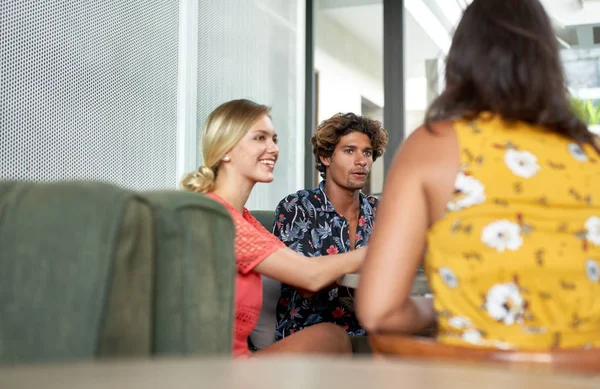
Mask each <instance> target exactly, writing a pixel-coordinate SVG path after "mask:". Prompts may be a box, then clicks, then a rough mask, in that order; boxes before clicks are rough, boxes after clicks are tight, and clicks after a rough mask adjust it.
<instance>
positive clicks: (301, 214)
mask: <svg viewBox="0 0 600 389" xmlns="http://www.w3.org/2000/svg"><path fill="white" fill-rule="evenodd" d="M324 188H325V181H322V182H321V183H320V184H319V186H318V187H317V188H314V189H311V190H301V191H298V192H296V193H293V194H291V195H289V196H287V197H286V198H284V199H283V200H281V201H280V202H279V205H278V206H277V208H276V209H275V223H274V226H273V233H274V234H275V236H277V237H278V238H279V239H280V240H281V241H282V242H283V243H285V244H286V245H287V246H288V247H289V248H291V249H292V250H294V251H296V252H298V253H300V254H302V255H304V256H307V257H317V256H320V255H331V254H337V253H345V252H347V251H349V250H350V225H349V222H348V220H346V219H345V218H344V217H343V216H342V215H340V214H339V213H337V212H336V211H335V209H333V205H332V204H331V202H329V200H328V199H327V196H326V195H325V191H324ZM376 209H377V199H376V198H375V197H371V196H368V197H367V196H365V195H364V194H362V193H361V194H360V211H359V219H358V225H357V227H356V238H355V247H356V248H359V247H362V246H366V245H367V243H368V241H369V236H370V235H371V230H372V228H373V221H374V218H375V212H376ZM321 322H329V323H335V324H337V325H339V326H341V327H343V328H344V329H345V330H346V332H348V334H349V335H350V336H361V335H365V331H364V330H363V329H362V328H361V326H360V325H359V324H358V320H357V319H356V315H355V314H354V296H353V291H352V289H350V288H347V287H344V286H336V287H334V288H331V289H327V290H324V291H322V292H319V293H317V294H315V295H314V296H312V297H311V298H304V297H302V296H301V295H300V293H299V292H298V291H297V290H296V288H294V287H292V286H289V285H286V284H282V286H281V297H280V299H279V302H278V303H277V330H276V333H275V338H276V340H279V339H281V338H283V337H285V336H288V335H290V334H293V333H294V332H296V331H299V330H301V329H303V328H304V327H308V326H311V325H313V324H317V323H321Z"/></svg>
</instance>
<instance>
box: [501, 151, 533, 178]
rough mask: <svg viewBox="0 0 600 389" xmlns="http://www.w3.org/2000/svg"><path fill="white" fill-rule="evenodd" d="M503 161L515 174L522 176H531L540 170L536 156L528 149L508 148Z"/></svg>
mask: <svg viewBox="0 0 600 389" xmlns="http://www.w3.org/2000/svg"><path fill="white" fill-rule="evenodd" d="M504 163H506V166H508V168H509V169H510V171H512V172H513V173H514V174H515V175H517V176H519V177H523V178H531V177H533V176H535V175H536V174H537V172H538V170H540V165H538V163H537V157H536V156H535V155H533V154H532V153H530V152H529V151H517V150H515V149H509V150H507V151H506V154H504Z"/></svg>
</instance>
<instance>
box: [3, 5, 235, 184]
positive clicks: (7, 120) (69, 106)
mask: <svg viewBox="0 0 600 389" xmlns="http://www.w3.org/2000/svg"><path fill="white" fill-rule="evenodd" d="M224 3H226V1H224ZM178 12H179V11H178V1H176V0H156V1H133V0H132V1H129V0H122V1H117V0H39V1H38V0H35V1H34V0H2V1H0V179H28V180H35V181H48V180H65V179H95V180H102V181H108V182H113V183H116V184H119V185H122V186H126V187H130V188H135V189H150V188H175V187H176V182H177V178H178V177H176V176H175V175H176V174H175V168H176V135H177V134H176V126H177V54H178V17H179V15H178Z"/></svg>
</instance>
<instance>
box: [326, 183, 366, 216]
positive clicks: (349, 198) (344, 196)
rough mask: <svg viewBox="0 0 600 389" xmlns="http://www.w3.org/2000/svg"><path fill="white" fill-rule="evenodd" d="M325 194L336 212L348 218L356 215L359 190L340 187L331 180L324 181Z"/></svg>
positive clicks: (358, 203)
mask: <svg viewBox="0 0 600 389" xmlns="http://www.w3.org/2000/svg"><path fill="white" fill-rule="evenodd" d="M324 189H325V194H326V195H327V198H328V199H329V202H330V203H331V205H332V206H333V208H334V209H335V210H336V212H337V213H339V214H340V215H342V216H344V217H346V219H348V218H349V216H356V215H358V210H359V205H360V190H359V189H346V188H342V187H340V186H338V185H336V184H335V183H333V181H331V180H326V181H325V188H324Z"/></svg>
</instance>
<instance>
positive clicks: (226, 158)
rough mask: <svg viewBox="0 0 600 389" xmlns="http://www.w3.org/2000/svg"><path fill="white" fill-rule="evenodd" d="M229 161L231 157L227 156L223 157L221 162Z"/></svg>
mask: <svg viewBox="0 0 600 389" xmlns="http://www.w3.org/2000/svg"><path fill="white" fill-rule="evenodd" d="M229 161H231V158H229V157H228V156H224V157H223V162H229Z"/></svg>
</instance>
